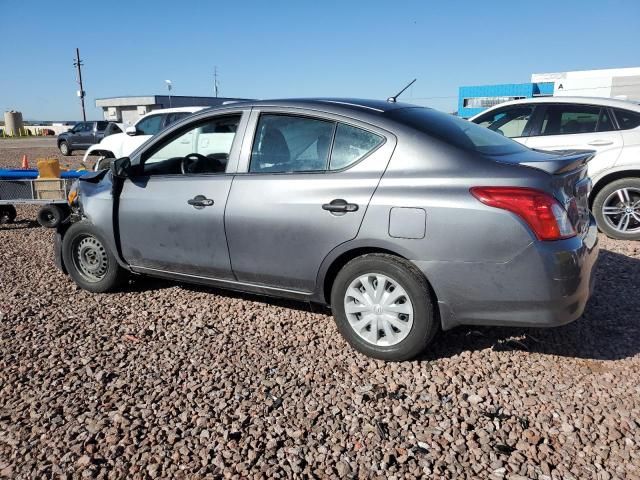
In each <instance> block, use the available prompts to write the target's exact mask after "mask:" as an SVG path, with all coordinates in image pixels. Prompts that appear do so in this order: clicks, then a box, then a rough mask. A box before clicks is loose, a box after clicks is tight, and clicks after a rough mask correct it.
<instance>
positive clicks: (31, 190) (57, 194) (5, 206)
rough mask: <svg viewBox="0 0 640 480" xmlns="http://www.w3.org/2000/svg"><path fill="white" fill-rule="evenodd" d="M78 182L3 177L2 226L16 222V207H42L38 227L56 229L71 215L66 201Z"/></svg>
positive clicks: (0, 197) (0, 190)
mask: <svg viewBox="0 0 640 480" xmlns="http://www.w3.org/2000/svg"><path fill="white" fill-rule="evenodd" d="M76 178H77V177H72V178H68V177H67V178H46V179H38V178H3V177H2V175H1V174H0V224H3V223H12V222H13V221H14V220H15V219H16V216H17V212H16V208H15V205H41V208H40V211H39V212H38V216H37V221H38V223H39V224H40V225H42V226H43V227H47V228H55V227H57V226H58V225H59V224H60V222H62V221H63V220H64V219H66V218H67V217H68V216H69V214H70V213H71V210H70V208H69V206H68V204H67V197H68V195H69V191H70V190H71V186H72V185H73V182H74V181H75V180H76Z"/></svg>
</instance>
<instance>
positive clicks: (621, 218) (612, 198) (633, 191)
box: [602, 187, 640, 234]
mask: <svg viewBox="0 0 640 480" xmlns="http://www.w3.org/2000/svg"><path fill="white" fill-rule="evenodd" d="M602 214H603V217H604V219H605V221H606V222H607V224H608V225H609V226H610V227H611V228H613V229H614V230H616V231H617V232H620V233H625V234H628V233H637V232H640V189H638V188H634V187H625V188H620V189H618V190H616V191H615V192H613V193H611V194H610V195H609V196H608V197H607V198H606V199H605V201H604V205H603V207H602Z"/></svg>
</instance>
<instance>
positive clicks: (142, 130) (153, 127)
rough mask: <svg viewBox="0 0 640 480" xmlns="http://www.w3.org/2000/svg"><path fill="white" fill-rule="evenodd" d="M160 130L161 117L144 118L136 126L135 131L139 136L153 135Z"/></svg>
mask: <svg viewBox="0 0 640 480" xmlns="http://www.w3.org/2000/svg"><path fill="white" fill-rule="evenodd" d="M161 128H162V115H151V116H149V117H145V118H143V119H142V120H140V121H139V122H138V123H137V124H136V130H137V131H138V133H139V134H140V135H155V134H156V133H158V132H159V131H160V129H161Z"/></svg>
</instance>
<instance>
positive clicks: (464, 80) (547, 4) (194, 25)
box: [0, 0, 640, 120]
mask: <svg viewBox="0 0 640 480" xmlns="http://www.w3.org/2000/svg"><path fill="white" fill-rule="evenodd" d="M0 34H1V38H2V39H3V44H2V47H1V48H0V110H2V111H4V110H6V109H11V108H13V109H17V110H20V111H22V112H23V115H24V117H25V118H27V119H43V120H47V119H78V118H80V106H79V101H78V99H77V97H76V93H75V92H76V90H77V85H76V80H75V70H74V68H73V58H74V55H75V48H76V47H80V53H81V56H82V58H83V60H84V63H85V68H84V69H83V77H84V82H85V90H86V92H87V106H88V109H87V115H88V117H90V118H99V117H100V116H101V115H100V110H99V109H96V108H95V103H94V101H95V99H96V98H101V97H110V96H120V95H141V94H161V93H164V92H165V91H166V87H165V84H164V80H165V79H171V80H172V81H173V83H174V91H173V93H174V94H175V95H212V94H213V70H214V66H217V67H218V71H219V85H220V94H221V95H222V96H229V97H249V98H282V97H302V96H338V97H349V96H350V97H362V98H368V97H371V98H386V97H388V96H389V95H391V94H392V93H394V92H395V91H397V90H399V89H400V88H401V87H402V86H403V85H404V84H405V83H407V82H408V81H409V80H411V79H412V78H414V77H417V78H418V81H417V82H416V84H415V85H414V86H413V87H412V88H411V89H410V90H408V91H407V92H405V95H404V98H403V99H404V100H406V101H413V102H414V103H419V104H424V105H431V106H433V107H435V108H439V109H442V110H446V111H454V110H455V109H456V98H457V92H458V87H459V86H461V85H479V84H491V83H511V82H527V81H529V79H530V75H531V73H534V72H538V73H539V72H554V71H566V70H583V69H593V68H612V67H630V66H639V65H640V55H638V45H640V1H638V0H628V1H627V0H609V1H607V2H602V1H594V0H591V1H589V0H583V1H573V0H562V1H559V0H554V1H547V0H538V1H535V2H517V1H513V0H512V1H456V0H448V1H440V2H427V1H415V2H410V1H402V0H397V1H393V2H391V1H384V2H382V1H376V0H368V1H358V2H355V1H354V2H347V1H346V0H343V1H320V0H316V1H303V0H300V1H288V2H285V1H277V0H268V1H260V2H259V1H252V0H245V1H240V2H214V1H209V2H206V1H204V0H203V1H199V2H196V1H193V2H189V1H182V2H179V1H176V0H173V1H164V0H155V1H153V2H139V1H134V0H129V1H126V2H124V1H118V0H112V1H109V2H102V1H101V2H93V1H85V2H78V1H74V2H66V1H51V0H48V1H42V2H41V1H39V0H35V1H30V2H28V3H22V2H19V1H16V0H0ZM9 39H14V40H15V44H14V45H10V44H9Z"/></svg>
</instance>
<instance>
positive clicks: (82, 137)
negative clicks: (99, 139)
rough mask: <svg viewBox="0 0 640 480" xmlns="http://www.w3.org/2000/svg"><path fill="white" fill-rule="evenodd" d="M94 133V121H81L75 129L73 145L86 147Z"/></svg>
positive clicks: (72, 139) (72, 137) (72, 138)
mask: <svg viewBox="0 0 640 480" xmlns="http://www.w3.org/2000/svg"><path fill="white" fill-rule="evenodd" d="M92 134H93V122H80V123H79V124H77V125H76V126H75V127H74V129H73V135H72V136H71V145H72V146H73V147H75V148H85V147H87V146H88V145H89V141H90V137H91V135H92Z"/></svg>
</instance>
